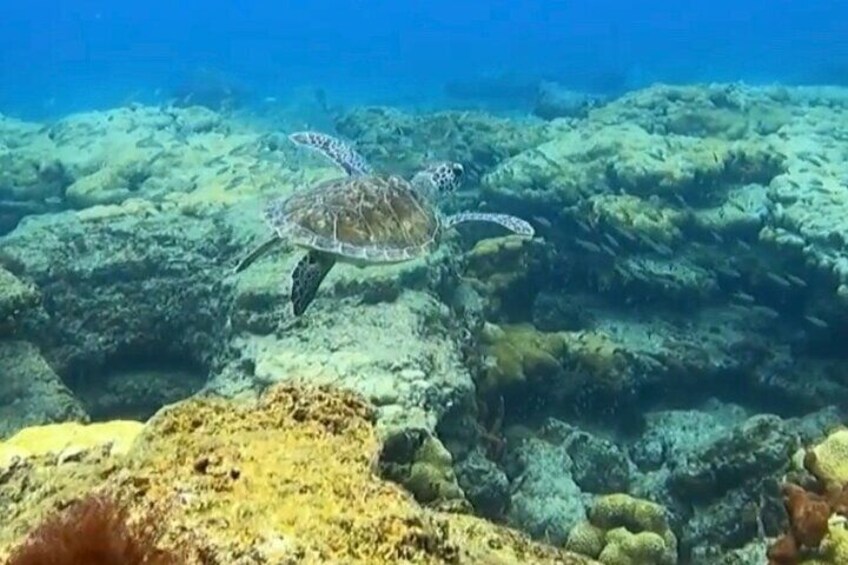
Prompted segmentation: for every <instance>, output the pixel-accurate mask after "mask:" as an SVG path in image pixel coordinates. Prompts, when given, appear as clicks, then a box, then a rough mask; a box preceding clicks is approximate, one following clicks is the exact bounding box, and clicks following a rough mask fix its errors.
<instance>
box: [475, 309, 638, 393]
mask: <svg viewBox="0 0 848 565" xmlns="http://www.w3.org/2000/svg"><path fill="white" fill-rule="evenodd" d="M483 344H484V351H485V354H486V355H488V356H489V357H490V358H491V363H490V364H489V366H488V369H487V371H486V373H485V376H484V379H483V381H482V382H481V383H479V387H480V390H481V392H484V393H485V392H488V391H491V390H497V389H501V390H503V389H507V388H510V387H513V386H521V385H532V383H533V382H534V381H535V380H538V379H550V378H554V379H558V381H559V382H558V385H559V386H560V387H562V388H563V389H566V390H567V389H569V388H573V387H576V386H579V385H580V384H582V383H585V382H586V381H587V380H588V381H590V382H592V383H593V384H596V385H599V386H601V387H604V388H608V389H616V390H617V389H619V388H620V387H622V386H623V385H625V384H626V383H627V381H628V379H629V376H630V373H629V364H628V362H627V358H626V357H625V355H624V353H623V352H622V351H623V350H622V349H620V348H619V346H618V345H617V344H616V343H615V342H614V341H613V340H612V339H611V338H610V337H609V336H608V335H607V334H605V333H602V332H593V331H577V332H540V331H539V330H537V329H536V328H535V327H533V326H532V325H530V324H517V325H504V326H497V325H494V324H486V326H485V328H484V331H483Z"/></svg>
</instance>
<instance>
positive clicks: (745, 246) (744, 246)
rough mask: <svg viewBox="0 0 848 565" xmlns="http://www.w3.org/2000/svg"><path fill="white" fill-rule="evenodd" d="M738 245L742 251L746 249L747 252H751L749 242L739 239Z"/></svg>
mask: <svg viewBox="0 0 848 565" xmlns="http://www.w3.org/2000/svg"><path fill="white" fill-rule="evenodd" d="M736 244H737V245H738V246H739V247H741V248H742V249H744V250H745V251H751V246H750V245H749V244H748V242H747V241H745V240H743V239H737V240H736Z"/></svg>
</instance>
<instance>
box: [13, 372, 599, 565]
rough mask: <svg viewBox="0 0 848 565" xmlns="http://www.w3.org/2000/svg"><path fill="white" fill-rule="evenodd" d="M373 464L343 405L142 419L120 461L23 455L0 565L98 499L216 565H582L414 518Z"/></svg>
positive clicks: (480, 526)
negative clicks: (117, 499)
mask: <svg viewBox="0 0 848 565" xmlns="http://www.w3.org/2000/svg"><path fill="white" fill-rule="evenodd" d="M378 451H379V441H378V436H377V433H376V431H375V429H374V427H373V412H372V409H371V407H370V406H369V405H367V404H366V403H364V402H363V401H362V400H360V398H359V397H357V396H354V395H353V394H350V393H342V392H334V391H331V390H329V389H313V388H301V387H295V386H278V387H275V388H273V389H271V390H270V391H269V392H268V393H266V394H265V395H264V396H263V397H262V399H261V400H260V401H259V402H256V403H254V402H250V403H236V402H233V401H224V400H220V399H195V400H191V401H187V402H184V403H182V404H179V405H176V406H173V407H170V408H168V409H165V410H164V411H162V412H160V413H159V414H158V415H157V416H155V417H154V418H153V420H152V421H151V422H150V423H148V424H147V425H146V426H145V428H144V430H143V431H142V433H141V434H140V435H139V436H138V437H137V438H136V440H135V441H134V443H133V446H132V447H131V449H130V450H129V452H128V453H127V455H125V456H122V455H115V456H111V457H106V456H104V455H103V453H102V452H100V451H99V450H98V449H94V450H92V451H91V452H86V453H81V454H80V455H79V457H78V458H77V459H78V461H79V462H78V463H74V464H73V465H68V464H63V463H60V462H58V461H57V460H55V458H53V459H50V458H48V459H43V458H39V457H38V456H35V455H34V456H32V457H30V458H29V459H27V460H26V463H24V464H19V463H18V464H15V465H13V466H11V467H8V468H7V469H6V470H5V471H3V472H0V501H3V503H4V507H5V508H12V509H13V510H12V512H11V514H8V518H9V519H7V520H5V521H4V522H3V524H2V525H0V559H2V554H3V552H4V550H5V551H8V550H9V547H10V545H17V544H18V543H20V541H21V538H22V536H23V535H24V534H25V532H26V531H27V530H30V529H31V528H33V527H35V526H36V525H37V524H38V523H39V522H40V521H41V519H42V517H43V516H44V515H45V514H48V513H49V512H50V509H52V508H54V507H55V506H56V505H57V504H64V503H65V502H66V501H69V500H74V499H77V498H80V497H82V496H84V495H85V493H87V492H90V491H91V490H92V488H93V487H94V486H95V485H103V486H104V488H106V487H108V488H111V489H114V492H116V493H117V494H120V495H121V496H122V499H126V500H131V501H133V504H134V505H138V506H134V507H133V510H134V511H135V510H137V509H139V508H141V507H142V506H143V507H152V506H154V507H155V506H158V505H159V504H169V503H170V504H171V505H172V506H171V509H170V510H169V515H168V517H169V520H168V528H167V531H166V532H164V535H165V538H166V543H165V545H166V546H167V547H170V546H179V545H184V544H186V543H189V542H191V541H192V540H194V541H197V542H198V543H202V545H203V547H204V548H205V551H206V553H207V554H209V555H214V557H215V558H216V559H217V561H218V562H221V563H236V562H253V563H255V562H260V563H283V562H294V561H296V562H298V563H340V562H344V563H368V564H375V565H377V564H380V563H398V562H404V563H434V564H435V563H444V562H457V563H516V562H524V563H530V562H532V563H540V564H543V563H561V564H567V565H579V564H586V563H588V561H586V560H585V559H584V558H581V557H580V556H577V555H574V554H570V553H567V552H565V551H562V550H558V549H556V548H553V547H548V546H543V545H539V544H535V543H533V542H531V541H530V540H529V539H527V538H526V537H524V536H522V535H520V534H518V533H515V532H512V531H509V530H505V529H503V528H499V527H497V526H493V525H491V524H489V523H487V522H484V521H482V520H480V519H477V518H474V517H471V516H465V515H459V514H447V513H441V512H435V511H428V510H425V509H422V508H421V507H420V506H418V505H417V504H416V503H415V502H414V501H413V500H412V497H411V496H409V494H408V493H406V492H405V491H403V490H402V489H401V488H400V487H398V486H397V485H395V484H393V483H389V482H386V481H384V480H381V479H379V478H378V477H376V476H375V475H374V469H375V466H374V461H375V458H376V456H377V453H378ZM104 480H105V484H103V483H104ZM189 533H190V534H189ZM189 535H190V536H191V540H189V539H188V538H187V537H186V536H189ZM167 547H166V549H167Z"/></svg>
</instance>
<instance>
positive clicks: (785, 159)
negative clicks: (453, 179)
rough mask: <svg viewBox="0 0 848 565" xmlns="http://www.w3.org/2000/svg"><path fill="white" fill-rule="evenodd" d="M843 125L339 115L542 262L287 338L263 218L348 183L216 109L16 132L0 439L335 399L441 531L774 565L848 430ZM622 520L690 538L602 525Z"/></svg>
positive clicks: (514, 260) (799, 109)
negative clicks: (348, 395)
mask: <svg viewBox="0 0 848 565" xmlns="http://www.w3.org/2000/svg"><path fill="white" fill-rule="evenodd" d="M846 100H848V97H846V96H844V95H842V94H840V93H839V92H834V91H826V90H811V89H785V88H777V87H774V88H749V87H744V86H741V85H704V86H692V87H668V86H657V87H653V88H650V89H646V90H642V91H638V92H634V93H630V94H627V95H625V96H623V97H621V98H619V99H617V100H615V101H612V102H610V103H608V104H605V105H593V106H592V107H591V108H586V109H585V113H581V114H580V115H579V116H576V117H568V118H560V119H554V120H552V121H550V122H540V121H535V120H530V119H528V120H517V119H504V118H495V117H492V116H489V115H486V114H484V113H477V112H439V113H434V114H415V115H413V114H406V113H403V112H400V111H398V110H395V109H389V108H358V109H353V110H351V111H349V112H347V113H343V114H340V115H339V116H337V118H336V127H337V130H338V132H339V133H341V134H343V135H345V136H346V137H348V138H349V139H351V140H352V141H353V142H354V143H355V144H356V145H357V147H358V149H360V150H361V151H362V152H363V154H365V155H366V156H367V157H368V158H369V160H370V161H372V162H373V163H374V164H375V166H377V167H378V168H379V169H384V170H389V171H392V172H398V173H402V174H409V173H411V172H412V171H413V170H415V169H417V168H418V167H420V166H421V164H422V163H426V162H427V161H429V160H432V159H437V158H450V159H454V160H458V161H461V162H463V163H464V164H465V165H466V170H467V171H468V172H469V174H468V177H469V178H468V184H467V186H466V187H465V189H464V190H461V191H460V192H459V193H458V194H456V195H452V196H450V197H448V198H446V199H445V200H444V201H442V202H440V205H441V206H442V207H443V208H444V209H446V210H450V211H453V210H458V209H471V210H483V211H508V212H511V213H515V214H518V215H521V216H524V217H526V218H527V219H529V220H532V221H533V222H534V224H535V225H536V227H537V230H538V233H539V236H540V237H538V238H537V239H535V240H533V241H529V242H528V241H521V240H518V239H515V238H510V237H495V236H498V235H501V234H499V233H497V232H495V231H493V230H490V229H489V228H487V227H485V226H467V227H466V226H463V227H461V228H460V230H459V232H458V233H457V234H455V235H454V234H452V235H450V236H449V237H448V238H447V240H446V241H445V242H444V243H443V245H442V247H441V249H440V250H439V252H438V253H435V254H434V255H432V256H430V257H428V258H426V259H421V260H418V261H414V262H410V263H405V264H401V265H395V266H387V267H369V268H368V269H365V270H363V269H358V268H356V267H352V266H339V267H338V268H336V269H334V270H333V272H332V273H331V274H330V276H329V277H328V280H327V283H326V285H324V286H323V287H322V289H321V291H320V293H319V297H318V300H317V301H316V303H315V308H314V310H312V311H311V312H310V315H309V316H308V317H307V319H305V320H301V321H300V322H299V323H297V324H295V325H293V326H287V325H285V324H282V323H281V321H282V319H283V312H284V308H285V300H284V299H285V296H286V293H287V287H286V285H287V284H288V283H287V273H288V269H290V268H291V267H292V266H293V264H294V263H293V262H294V261H295V260H296V257H295V256H294V255H293V254H291V253H286V252H284V250H281V251H280V252H279V253H276V254H273V255H271V256H270V257H268V258H267V259H263V260H262V261H260V262H258V263H257V264H256V265H254V266H253V267H251V269H250V270H248V271H246V272H244V273H242V274H239V275H238V276H235V275H233V273H232V266H233V265H234V264H235V263H236V261H237V259H238V258H239V257H240V256H241V254H242V253H244V252H246V251H247V250H248V249H249V247H250V246H251V245H253V244H254V243H256V242H258V241H259V240H260V239H262V238H264V237H265V236H266V230H265V228H264V226H262V224H261V221H260V220H259V217H258V216H259V214H258V212H259V206H260V202H261V201H262V200H263V199H265V198H268V197H271V196H281V195H285V194H288V193H290V192H291V191H294V190H298V189H299V188H302V187H304V186H306V185H308V184H310V183H312V182H316V181H318V180H322V179H326V178H329V177H332V176H334V175H337V174H338V172H337V171H335V170H334V169H333V168H332V167H331V166H329V165H328V164H327V163H326V162H324V161H322V160H320V159H319V158H317V157H315V156H314V155H308V154H305V153H301V152H298V151H296V150H295V149H294V148H293V147H291V146H290V145H289V144H287V143H285V142H284V140H283V137H282V136H281V135H278V134H276V135H275V134H269V133H267V132H264V131H261V130H257V129H256V128H254V127H252V126H249V125H247V124H246V123H244V122H240V121H238V120H236V119H234V118H232V117H223V116H221V115H219V114H217V113H215V112H212V111H210V110H208V109H203V108H194V107H187V108H164V109H163V108H146V107H129V108H122V109H117V110H113V111H110V112H102V113H92V114H85V115H78V116H72V117H69V118H67V119H65V120H63V121H61V122H59V123H57V124H55V125H52V126H49V127H46V128H45V127H41V126H38V125H32V124H22V123H19V122H14V121H12V120H4V121H3V122H2V124H3V125H2V127H0V136H2V140H3V141H2V145H0V146H2V148H3V149H2V151H0V158H2V159H5V160H6V161H8V166H6V167H5V168H4V172H3V173H2V176H0V218H11V220H8V222H7V223H5V224H3V226H5V227H2V228H0V229H2V231H3V232H8V233H6V235H4V236H3V237H2V238H0V352H2V353H0V366H2V369H0V375H3V377H2V380H0V414H2V416H0V422H2V425H0V436H9V435H11V434H13V433H14V432H15V431H16V430H17V429H19V428H20V427H22V426H27V425H32V424H37V423H47V422H52V421H59V420H78V421H86V420H87V419H92V418H93V419H95V420H100V419H104V418H115V417H133V418H138V419H144V418H147V417H148V416H150V415H151V414H153V413H154V412H156V410H157V409H159V407H161V406H162V405H165V404H168V403H170V402H173V401H176V400H179V399H181V398H183V397H186V396H189V395H192V394H194V393H196V392H198V391H201V392H202V393H203V394H207V395H213V396H224V397H239V398H246V399H249V398H255V397H257V396H258V395H259V394H260V393H261V392H262V391H263V390H264V389H266V388H267V387H269V386H272V385H274V384H275V383H278V382H281V381H282V382H288V383H294V382H300V381H305V382H307V383H310V384H333V385H336V386H339V387H341V388H344V389H347V390H353V391H355V392H357V393H358V394H360V395H362V396H363V397H365V398H366V399H368V401H369V402H371V403H372V404H373V405H374V406H375V409H374V410H375V411H374V419H375V427H376V430H377V433H378V435H379V438H380V441H381V442H383V443H384V445H385V447H384V449H383V451H382V455H381V457H380V461H379V465H378V468H379V470H380V472H381V473H382V474H383V475H384V476H386V477H389V478H391V479H392V480H394V481H396V482H398V483H401V484H402V485H404V486H405V487H406V488H407V489H409V491H411V492H412V493H413V494H414V495H415V497H416V498H417V499H418V501H419V502H422V503H424V504H427V505H428V506H430V507H433V508H439V509H443V510H444V509H452V510H465V509H468V508H471V509H473V510H474V511H475V512H476V513H478V514H481V515H483V516H486V517H487V518H490V519H492V520H496V521H501V522H503V523H505V524H509V525H511V526H514V527H516V528H519V529H522V530H524V531H526V532H528V533H530V534H531V535H532V536H534V537H536V538H537V539H539V540H547V541H549V542H551V543H553V544H556V545H563V544H567V543H569V541H568V540H569V539H570V537H571V533H572V532H574V531H575V528H577V530H576V531H578V533H579V532H580V531H583V532H584V533H585V532H587V531H591V532H594V533H593V536H594V537H592V540H594V541H593V543H594V545H592V546H591V547H592V548H593V549H591V550H587V551H586V553H587V555H588V556H590V557H591V558H597V559H599V560H601V561H602V562H610V563H619V562H623V563H627V562H633V563H638V562H639V560H642V561H645V560H646V559H649V557H646V556H647V555H654V556H656V555H660V554H661V555H662V557H661V559H662V560H663V562H666V561H667V562H674V561H673V560H672V556H671V554H672V553H673V552H672V551H671V549H670V548H672V547H676V553H677V557H676V559H677V561H678V562H679V563H697V564H702V563H703V564H714V563H722V562H725V563H756V564H757V565H761V563H762V562H764V561H765V559H766V557H765V551H766V546H767V545H768V543H767V541H766V538H775V537H777V536H779V535H781V534H782V533H784V532H786V531H789V530H790V521H791V519H792V512H793V511H792V507H793V506H794V505H795V503H794V502H793V503H792V504H790V508H788V509H787V507H786V506H785V505H784V501H783V493H782V491H781V486H780V485H781V482H782V478H783V475H784V474H786V473H787V472H788V471H790V470H791V467H790V455H791V454H792V453H793V452H795V450H796V449H797V448H798V447H799V446H802V445H814V444H817V443H818V442H819V441H820V440H821V439H822V437H823V436H824V435H825V433H826V432H828V431H829V430H830V429H831V428H832V427H833V426H834V425H836V424H838V423H840V422H843V421H844V418H845V414H844V413H843V411H841V409H840V408H839V407H844V406H846V402H848V380H846V379H845V375H846V374H848V366H846V357H845V351H844V348H842V347H841V344H842V343H844V338H845V337H846V332H847V331H848V330H846V328H848V326H846V323H848V302H846V300H845V299H844V298H845V296H844V294H845V293H844V292H843V291H844V288H843V287H844V286H845V281H844V280H842V279H843V278H845V277H843V276H842V274H841V271H840V269H841V268H842V267H841V265H842V264H843V262H845V261H848V254H846V248H845V245H844V241H843V239H844V238H842V236H841V235H840V234H841V233H843V232H844V230H845V224H844V221H843V219H842V217H843V216H844V214H842V215H840V210H842V209H843V208H844V206H845V205H848V204H846V202H848V196H846V195H848V191H846V190H845V188H846V186H848V185H846V184H845V179H848V176H846V174H848V172H846V171H845V170H844V166H843V165H842V162H843V161H844V159H840V156H841V155H844V154H845V152H846V151H848V149H846V148H848V145H846V143H848V137H846V136H845V135H843V132H842V130H841V129H840V128H841V127H842V125H841V124H844V122H845V119H844V113H845V111H846V110H845V109H846V107H848V103H846ZM584 114H585V115H584ZM6 161H4V163H5V162H6ZM36 162H37V163H39V166H38V167H36V166H35V165H34V164H35V163H36ZM42 165H43V166H42ZM60 172H61V174H59V173H60ZM12 202H13V203H14V204H9V203H12ZM24 216H26V217H24ZM22 218H23V219H22ZM6 221H7V220H6V219H0V223H2V222H6ZM7 367H12V368H13V369H8V368H7ZM20 367H23V369H18V368H20ZM8 375H11V377H9V376H8ZM7 390H8V391H10V392H6V391H7ZM36 404H37V406H36ZM843 410H844V409H843ZM145 461H146V460H145ZM799 486H801V487H802V488H805V489H807V488H809V487H810V485H808V484H803V485H799ZM811 492H813V491H811ZM610 496H613V497H619V498H613V499H610V500H619V501H620V500H630V499H625V498H620V497H625V496H628V497H631V498H632V499H633V500H640V501H646V503H647V502H650V503H651V504H654V505H658V506H651V508H654V509H655V510H656V509H657V508H660V507H661V508H662V509H663V515H664V518H663V520H664V522H663V524H665V525H664V526H663V527H662V528H660V527H654V526H655V525H656V524H657V523H660V522H659V519H657V520H655V521H654V522H652V524H654V526H651V527H647V526H645V525H644V524H641V523H640V522H637V521H631V520H627V519H623V518H622V519H621V520H613V521H611V522H608V523H607V522H603V523H599V522H597V521H593V520H594V518H593V516H594V515H595V513H596V512H600V510H598V511H596V510H595V509H596V508H603V507H604V506H603V505H604V504H606V503H607V502H606V501H608V498H607V497H610ZM793 500H799V498H798V497H797V496H796V497H795V498H794V499H793ZM628 504H630V503H628ZM633 504H636V503H633ZM657 512H659V511H658V510H657ZM589 526H591V528H590V527H589ZM622 528H623V530H622ZM669 532H670V533H671V534H673V536H674V540H675V541H674V545H672V542H671V541H670V540H671V538H670V536H669ZM574 535H575V536H576V535H577V534H574ZM587 539H588V538H587ZM658 539H659V540H661V541H662V543H659V542H658V541H657V540H658ZM599 540H600V541H599ZM640 540H643V541H644V542H645V543H646V546H645V547H650V548H653V549H639V548H642V543H643V541H640ZM575 543H576V542H575ZM586 547H588V546H586ZM608 547H609V548H610V549H607V548H608ZM596 550H597V551H596ZM655 550H656V552H655ZM643 551H644V552H645V553H642V552H643ZM652 552H654V553H652ZM609 556H612V557H609ZM653 558H654V557H650V559H653ZM605 560H607V561H605ZM628 560H629V561H628ZM722 560H724V561H722ZM734 560H735V561H734Z"/></svg>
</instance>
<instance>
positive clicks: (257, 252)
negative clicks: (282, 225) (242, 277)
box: [233, 234, 280, 273]
mask: <svg viewBox="0 0 848 565" xmlns="http://www.w3.org/2000/svg"><path fill="white" fill-rule="evenodd" d="M278 243H280V238H279V237H278V236H277V235H276V234H275V235H273V236H272V237H270V238H268V239H266V240H265V241H263V242H262V243H260V244H259V245H257V246H256V247H255V248H254V249H253V251H251V252H250V253H248V254H247V256H246V257H245V258H244V259H242V260H241V261H239V264H238V265H236V268H235V269H233V272H234V273H240V272H242V271H243V270H245V269H246V268H248V267H249V266H251V265H252V264H253V263H254V262H255V261H256V260H257V259H259V258H260V257H261V256H263V255H265V253H267V252H268V251H269V250H270V249H271V248H272V247H274V246H275V245H277V244H278Z"/></svg>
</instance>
